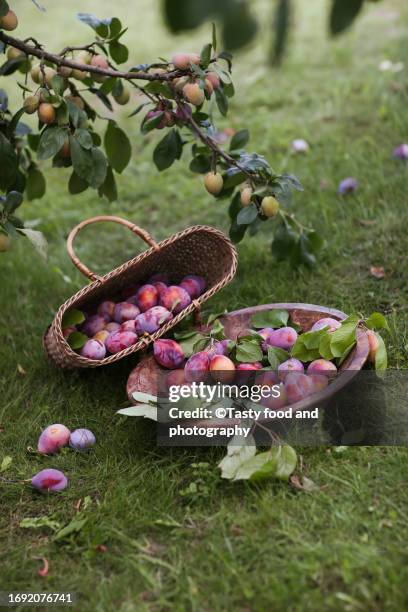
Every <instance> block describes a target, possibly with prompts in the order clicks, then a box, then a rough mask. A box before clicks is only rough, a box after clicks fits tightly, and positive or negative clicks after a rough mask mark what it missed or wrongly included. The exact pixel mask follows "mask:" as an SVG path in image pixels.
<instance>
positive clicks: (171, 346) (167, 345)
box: [153, 339, 185, 370]
mask: <svg viewBox="0 0 408 612" xmlns="http://www.w3.org/2000/svg"><path fill="white" fill-rule="evenodd" d="M153 353H154V357H155V359H156V361H157V363H158V364H159V365H161V366H163V367H164V368H167V369H168V370H176V369H177V368H179V367H180V366H181V365H182V363H184V359H185V356H184V352H183V349H182V348H181V346H180V345H179V344H178V343H177V342H176V341H175V340H164V339H159V340H156V341H155V342H154V344H153Z"/></svg>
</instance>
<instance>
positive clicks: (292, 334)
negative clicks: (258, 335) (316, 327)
mask: <svg viewBox="0 0 408 612" xmlns="http://www.w3.org/2000/svg"><path fill="white" fill-rule="evenodd" d="M296 340H297V332H296V330H294V329H293V327H281V328H280V329H274V330H272V332H271V333H270V334H269V338H268V339H267V340H266V342H267V344H269V345H270V346H274V347H276V348H281V349H284V350H285V351H289V350H290V349H291V348H292V346H293V345H294V344H295V342H296Z"/></svg>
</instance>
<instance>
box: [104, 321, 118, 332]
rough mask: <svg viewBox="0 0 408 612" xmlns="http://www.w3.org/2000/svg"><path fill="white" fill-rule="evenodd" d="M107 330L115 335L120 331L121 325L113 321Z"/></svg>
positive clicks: (107, 326)
mask: <svg viewBox="0 0 408 612" xmlns="http://www.w3.org/2000/svg"><path fill="white" fill-rule="evenodd" d="M105 329H106V331H108V332H109V333H110V334H114V333H115V332H117V331H119V330H120V323H116V322H115V321H111V323H108V324H107V325H106V327H105Z"/></svg>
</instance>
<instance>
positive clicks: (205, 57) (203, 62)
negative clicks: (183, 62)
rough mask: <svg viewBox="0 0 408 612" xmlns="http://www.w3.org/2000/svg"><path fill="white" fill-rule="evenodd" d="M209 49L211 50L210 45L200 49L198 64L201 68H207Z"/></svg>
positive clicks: (209, 55) (209, 56)
mask: <svg viewBox="0 0 408 612" xmlns="http://www.w3.org/2000/svg"><path fill="white" fill-rule="evenodd" d="M211 49H212V45H211V43H208V44H207V45H204V47H203V48H202V51H201V55H200V64H201V66H202V67H203V68H207V67H208V65H209V63H210V61H211Z"/></svg>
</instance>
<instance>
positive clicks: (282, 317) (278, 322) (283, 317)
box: [251, 309, 289, 328]
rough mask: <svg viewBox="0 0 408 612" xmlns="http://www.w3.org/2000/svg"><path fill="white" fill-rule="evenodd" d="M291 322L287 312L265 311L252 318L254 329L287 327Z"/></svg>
mask: <svg viewBox="0 0 408 612" xmlns="http://www.w3.org/2000/svg"><path fill="white" fill-rule="evenodd" d="M288 321H289V313H288V311H287V310H279V309H273V310H264V311H261V312H257V313H255V314H254V315H253V316H252V319H251V325H252V326H253V327H257V328H261V327H285V326H286V325H287V322H288Z"/></svg>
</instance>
